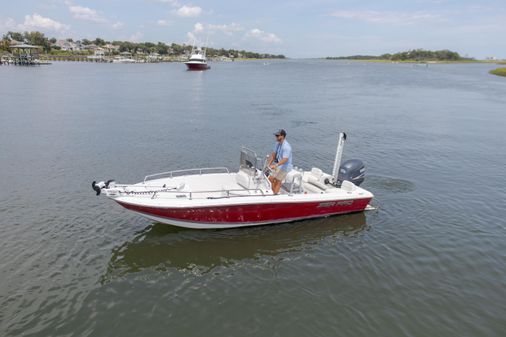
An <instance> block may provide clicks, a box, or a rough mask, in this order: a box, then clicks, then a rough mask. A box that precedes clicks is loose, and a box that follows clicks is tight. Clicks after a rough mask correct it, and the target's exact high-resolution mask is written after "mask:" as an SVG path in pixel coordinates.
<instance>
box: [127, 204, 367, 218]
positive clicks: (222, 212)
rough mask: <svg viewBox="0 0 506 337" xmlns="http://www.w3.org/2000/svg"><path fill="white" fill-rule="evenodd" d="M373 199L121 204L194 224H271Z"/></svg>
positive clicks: (347, 209)
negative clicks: (175, 205)
mask: <svg viewBox="0 0 506 337" xmlns="http://www.w3.org/2000/svg"><path fill="white" fill-rule="evenodd" d="M369 201H371V198H366V199H356V200H336V201H325V202H304V203H277V204H251V205H230V206H213V207H196V208H160V207H147V206H139V205H131V204H127V203H123V202H118V203H119V204H120V205H121V206H123V207H125V208H127V209H130V210H132V211H136V212H139V213H143V214H147V215H152V216H157V217H161V218H166V219H174V220H179V221H187V222H194V223H214V224H238V223H268V222H282V221H283V220H286V221H293V220H297V219H305V218H316V217H323V216H328V215H334V214H345V213H352V212H359V211H363V210H364V209H365V208H366V206H367V205H368V204H369Z"/></svg>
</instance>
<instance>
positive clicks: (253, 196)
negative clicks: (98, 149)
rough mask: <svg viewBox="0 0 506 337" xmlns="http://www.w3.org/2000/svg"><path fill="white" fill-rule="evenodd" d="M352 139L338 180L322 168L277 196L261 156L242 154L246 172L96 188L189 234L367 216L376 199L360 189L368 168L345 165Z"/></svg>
mask: <svg viewBox="0 0 506 337" xmlns="http://www.w3.org/2000/svg"><path fill="white" fill-rule="evenodd" d="M345 139H346V134H344V133H340V134H339V139H338V147H337V152H336V158H335V161H334V169H333V173H332V174H327V173H324V172H322V170H320V169H318V168H312V169H311V170H308V171H304V170H299V169H297V168H295V169H293V170H292V171H291V172H289V173H288V175H287V177H286V179H285V182H284V183H283V187H282V189H281V192H280V193H279V194H273V192H272V189H271V185H270V182H269V180H268V179H267V176H268V172H267V170H266V164H265V161H263V162H264V163H263V165H262V163H261V160H260V159H259V158H258V157H257V155H256V154H255V153H254V152H253V151H251V150H249V149H247V148H243V149H242V150H241V160H240V167H239V170H238V171H237V172H230V171H229V170H228V169H227V168H225V167H216V168H198V169H189V170H179V171H170V172H163V173H157V174H152V175H148V176H146V177H145V178H144V180H143V181H142V182H139V183H137V184H116V183H115V182H114V181H107V182H103V181H102V182H99V183H95V182H93V183H92V187H93V189H94V190H95V191H96V192H97V195H99V194H100V193H101V192H103V193H104V194H105V195H106V196H107V197H109V198H111V199H113V200H114V201H116V202H117V203H118V204H120V205H121V206H123V207H125V208H127V209H129V210H131V211H134V212H136V213H138V214H140V215H142V216H144V217H147V218H149V219H151V220H154V221H158V222H162V223H166V224H170V225H175V226H180V227H187V228H234V227H243V226H255V225H265V224H274V223H282V222H290V221H297V220H304V219H313V218H320V217H326V216H331V215H338V214H346V213H352V212H361V211H364V210H366V209H367V208H368V207H369V206H368V205H369V202H370V201H371V199H372V198H373V194H372V193H370V192H368V191H366V190H365V189H363V188H360V187H359V186H358V185H360V183H362V181H363V180H364V174H365V168H364V165H363V164H362V162H361V161H360V160H357V159H353V160H348V161H346V162H344V163H343V164H342V165H340V162H341V156H342V150H343V146H344V142H345Z"/></svg>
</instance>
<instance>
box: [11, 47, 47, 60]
mask: <svg viewBox="0 0 506 337" xmlns="http://www.w3.org/2000/svg"><path fill="white" fill-rule="evenodd" d="M10 49H11V52H12V62H13V63H14V64H16V65H35V64H38V59H39V53H40V50H41V49H42V47H41V46H34V45H31V44H26V43H20V44H16V45H13V46H11V47H10Z"/></svg>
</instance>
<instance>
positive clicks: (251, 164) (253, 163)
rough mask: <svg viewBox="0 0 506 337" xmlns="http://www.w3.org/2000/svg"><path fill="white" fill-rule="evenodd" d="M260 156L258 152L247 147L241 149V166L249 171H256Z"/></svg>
mask: <svg viewBox="0 0 506 337" xmlns="http://www.w3.org/2000/svg"><path fill="white" fill-rule="evenodd" d="M257 165H258V157H257V154H256V153H255V152H254V151H252V150H250V149H248V148H246V147H243V148H242V149H241V160H240V166H239V167H240V168H241V169H244V170H248V171H252V172H255V171H256V169H258V166H257Z"/></svg>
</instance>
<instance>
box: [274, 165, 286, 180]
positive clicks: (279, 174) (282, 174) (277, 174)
mask: <svg viewBox="0 0 506 337" xmlns="http://www.w3.org/2000/svg"><path fill="white" fill-rule="evenodd" d="M287 174H288V172H286V171H283V170H282V169H280V168H279V167H276V169H275V170H274V172H273V173H272V177H273V178H275V179H277V180H279V181H281V182H283V180H285V178H286V175H287Z"/></svg>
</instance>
